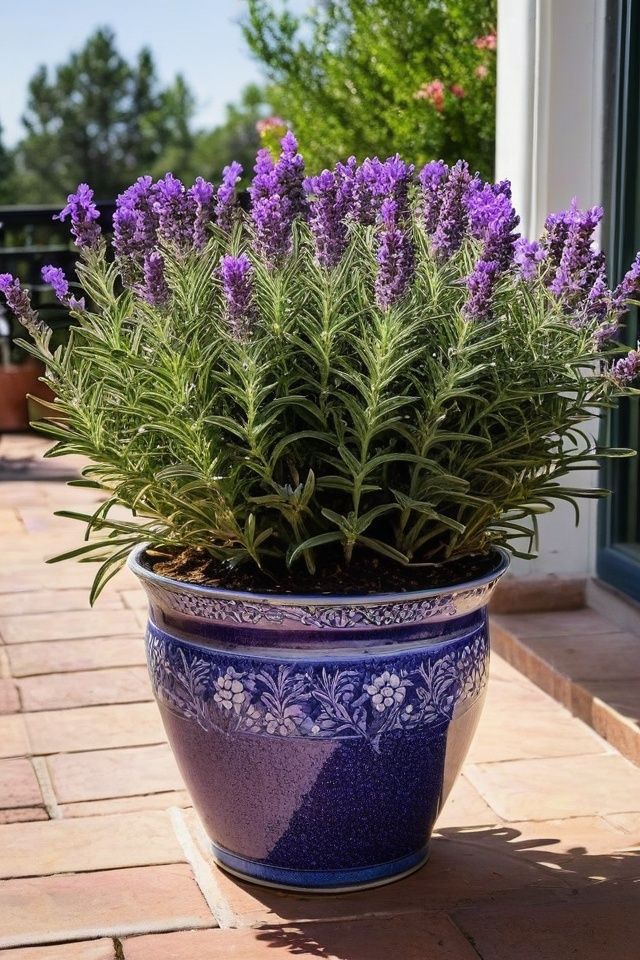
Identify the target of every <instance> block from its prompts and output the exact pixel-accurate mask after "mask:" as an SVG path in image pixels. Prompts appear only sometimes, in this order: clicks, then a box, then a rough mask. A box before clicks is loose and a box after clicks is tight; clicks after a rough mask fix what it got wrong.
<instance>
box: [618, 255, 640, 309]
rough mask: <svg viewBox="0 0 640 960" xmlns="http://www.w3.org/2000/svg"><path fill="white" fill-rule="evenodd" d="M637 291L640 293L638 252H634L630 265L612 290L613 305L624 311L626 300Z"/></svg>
mask: <svg viewBox="0 0 640 960" xmlns="http://www.w3.org/2000/svg"><path fill="white" fill-rule="evenodd" d="M638 293H640V252H638V253H637V254H636V258H635V260H634V261H633V263H632V264H631V267H630V268H629V270H627V272H626V273H625V275H624V277H623V278H622V281H621V282H620V283H619V284H618V286H617V287H616V289H615V290H614V291H613V301H614V305H615V307H616V308H617V309H618V310H620V311H624V310H625V303H626V302H627V300H630V299H632V298H633V297H634V296H635V295H636V294H638Z"/></svg>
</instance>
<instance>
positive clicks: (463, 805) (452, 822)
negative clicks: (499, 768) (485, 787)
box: [436, 776, 500, 829]
mask: <svg viewBox="0 0 640 960" xmlns="http://www.w3.org/2000/svg"><path fill="white" fill-rule="evenodd" d="M499 820H500V817H499V816H498V814H497V813H496V812H495V810H492V809H491V807H490V806H489V805H488V804H487V803H485V801H484V800H483V799H482V797H481V796H480V794H479V793H478V791H477V790H476V789H475V787H472V786H471V784H470V783H469V781H468V780H467V778H466V777H464V776H459V777H458V779H457V780H456V782H455V784H454V786H453V790H452V791H451V794H450V796H449V797H448V799H447V802H446V803H445V805H444V809H443V810H442V812H441V813H440V816H439V817H438V819H437V821H436V829H441V828H443V827H471V826H476V825H479V824H491V823H498V822H499Z"/></svg>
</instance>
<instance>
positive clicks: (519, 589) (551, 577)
mask: <svg viewBox="0 0 640 960" xmlns="http://www.w3.org/2000/svg"><path fill="white" fill-rule="evenodd" d="M585 586H586V577H583V576H582V577H580V576H578V577H571V576H561V575H558V574H553V573H552V574H546V575H543V576H524V577H523V576H513V575H511V574H509V573H508V574H507V575H506V577H503V578H502V580H501V581H500V582H499V583H498V585H497V588H496V590H495V593H494V594H493V596H492V598H491V605H490V610H491V612H492V613H522V612H523V611H526V612H527V613H534V612H540V613H542V612H544V611H549V610H580V609H581V608H582V607H584V600H585Z"/></svg>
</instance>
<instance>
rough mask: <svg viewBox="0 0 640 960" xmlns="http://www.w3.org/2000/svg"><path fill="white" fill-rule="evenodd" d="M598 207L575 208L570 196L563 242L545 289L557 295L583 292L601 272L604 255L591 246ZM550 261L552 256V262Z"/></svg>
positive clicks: (597, 221)
mask: <svg viewBox="0 0 640 960" xmlns="http://www.w3.org/2000/svg"><path fill="white" fill-rule="evenodd" d="M602 213H603V211H602V208H601V207H591V209H589V210H579V209H578V206H577V203H576V201H575V200H574V201H573V202H572V204H571V207H570V209H569V210H568V211H565V214H564V218H563V221H562V223H563V230H564V232H565V240H564V245H563V247H562V252H561V254H560V261H559V263H558V266H557V269H556V272H555V275H554V277H553V279H552V280H551V283H550V284H549V289H550V290H551V292H552V293H553V294H555V296H557V297H571V296H573V295H576V294H577V295H582V296H584V295H585V294H586V293H588V291H589V290H590V289H591V288H592V286H593V284H594V283H595V281H596V280H597V279H598V278H599V277H600V276H601V275H602V272H603V269H604V258H603V257H602V255H601V254H599V253H596V252H595V251H594V249H593V247H592V243H593V233H594V231H595V229H596V227H597V225H598V223H599V222H600V220H601V219H602ZM553 262H554V260H553V258H552V263H553Z"/></svg>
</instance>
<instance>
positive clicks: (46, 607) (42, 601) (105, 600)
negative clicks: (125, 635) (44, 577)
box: [0, 590, 124, 617]
mask: <svg viewBox="0 0 640 960" xmlns="http://www.w3.org/2000/svg"><path fill="white" fill-rule="evenodd" d="M123 606H124V604H123V602H122V600H121V598H120V596H119V594H117V593H115V592H111V593H107V592H106V591H105V592H104V593H102V594H100V596H99V597H98V599H97V601H96V603H95V606H94V607H93V609H94V610H122V609H123ZM89 609H90V607H89V594H88V592H87V591H86V590H40V591H36V592H34V593H4V594H0V616H2V617H8V616H15V615H21V614H25V613H53V612H56V613H57V612H58V611H60V610H84V611H86V610H89Z"/></svg>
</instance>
